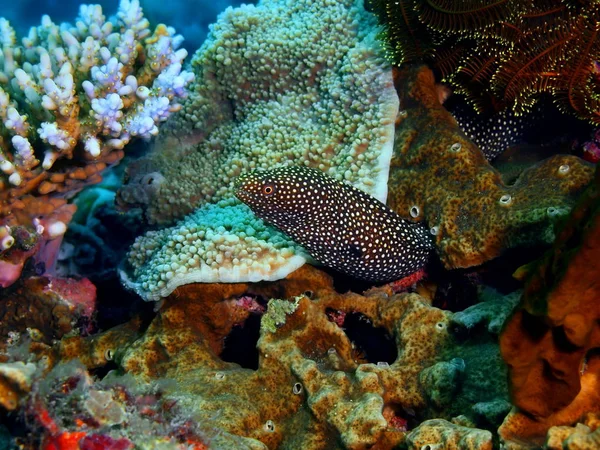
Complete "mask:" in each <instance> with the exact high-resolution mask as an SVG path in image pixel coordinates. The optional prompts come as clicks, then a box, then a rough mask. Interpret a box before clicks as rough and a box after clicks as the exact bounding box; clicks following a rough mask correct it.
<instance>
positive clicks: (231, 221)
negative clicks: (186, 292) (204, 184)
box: [121, 199, 306, 301]
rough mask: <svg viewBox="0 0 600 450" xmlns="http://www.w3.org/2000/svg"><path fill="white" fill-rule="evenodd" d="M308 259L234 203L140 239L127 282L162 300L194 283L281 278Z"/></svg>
mask: <svg viewBox="0 0 600 450" xmlns="http://www.w3.org/2000/svg"><path fill="white" fill-rule="evenodd" d="M304 255H305V253H304V252H303V251H302V249H301V248H300V247H299V246H298V245H297V244H296V243H295V242H293V241H292V240H291V239H289V238H287V237H286V236H284V235H283V234H282V233H279V232H278V231H277V230H275V229H274V228H273V227H270V226H267V225H266V224H265V223H264V222H263V221H262V220H260V219H258V218H256V217H255V216H254V215H253V214H252V213H251V212H250V209H249V208H248V207H247V206H245V205H243V204H240V203H239V202H237V201H235V200H234V199H228V200H221V201H220V202H217V203H216V204H211V205H207V206H205V207H203V208H200V209H198V211H196V212H195V213H193V214H191V215H189V216H188V217H186V218H185V219H183V220H182V221H181V222H179V223H178V224H177V225H176V226H174V227H171V228H164V229H162V230H156V231H149V232H148V233H146V234H145V235H143V236H140V237H138V238H137V239H136V241H135V242H134V244H133V245H132V247H131V249H130V251H129V253H128V255H127V267H126V268H125V269H123V270H122V271H121V279H122V281H123V282H124V283H125V285H126V286H127V287H129V288H130V289H133V290H135V291H136V292H137V293H138V294H139V295H140V296H142V297H143V298H144V299H145V300H153V301H156V300H160V298H161V297H166V296H167V295H169V294H170V293H171V292H173V291H174V290H175V289H176V288H177V287H178V286H181V285H183V284H188V283H196V282H205V283H209V282H218V281H220V282H236V281H242V280H248V281H260V280H277V279H279V278H283V277H285V276H286V275H287V274H288V273H289V272H291V271H293V270H295V269H297V268H298V267H300V266H301V265H303V264H304V263H305V262H306V257H305V256H304Z"/></svg>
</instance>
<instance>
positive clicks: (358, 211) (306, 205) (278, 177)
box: [236, 167, 433, 282]
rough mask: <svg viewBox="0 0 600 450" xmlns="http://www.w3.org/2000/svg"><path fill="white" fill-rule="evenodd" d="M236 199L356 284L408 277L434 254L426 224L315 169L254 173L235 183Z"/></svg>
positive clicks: (292, 168) (294, 168)
mask: <svg viewBox="0 0 600 450" xmlns="http://www.w3.org/2000/svg"><path fill="white" fill-rule="evenodd" d="M236 195H237V197H238V198H239V199H240V200H242V201H243V202H244V203H246V204H247V205H248V206H249V207H250V208H251V209H252V211H253V212H254V213H255V214H256V215H257V216H258V217H260V218H261V219H263V220H265V221H267V222H269V223H270V224H272V225H274V226H276V227H277V228H279V229H280V230H281V231H283V232H284V233H285V234H287V235H288V236H290V237H291V238H292V239H293V240H295V241H296V242H297V243H298V244H300V245H302V246H303V247H304V248H305V249H306V250H307V251H308V252H309V253H310V254H311V256H312V257H313V258H315V259H316V260H317V261H319V262H320V263H321V264H323V265H325V266H327V267H331V268H333V269H335V270H338V271H339V272H342V273H344V274H347V275H350V276H352V277H355V278H358V279H362V280H366V281H372V282H385V281H392V280H397V279H400V278H404V277H406V276H408V275H411V274H413V273H414V272H416V271H418V270H420V269H421V268H422V267H423V266H424V265H425V263H426V262H427V259H428V256H429V253H430V252H431V250H432V249H433V240H432V236H431V235H430V233H429V231H428V229H427V228H426V227H425V226H424V225H423V224H422V223H413V222H410V221H408V220H405V219H403V218H402V217H400V216H399V215H398V214H396V213H395V212H394V211H392V210H391V209H390V208H388V207H387V206H386V205H385V204H383V203H381V202H380V201H379V200H377V199H375V198H373V197H371V196H370V195H368V194H366V193H365V192H363V191H360V190H358V189H356V188H354V187H352V186H350V185H348V184H345V183H341V182H339V181H337V180H335V179H333V178H331V177H329V176H327V175H325V174H324V173H323V172H321V171H320V170H317V169H311V168H307V167H283V168H276V169H271V170H256V171H253V172H250V173H248V174H245V175H243V176H241V177H240V178H239V179H238V180H237V183H236Z"/></svg>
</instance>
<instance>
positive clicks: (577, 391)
mask: <svg viewBox="0 0 600 450" xmlns="http://www.w3.org/2000/svg"><path fill="white" fill-rule="evenodd" d="M599 230H600V170H598V169H597V170H596V176H595V180H594V182H593V183H592V185H590V187H589V188H588V189H587V190H586V191H585V193H584V194H583V195H582V198H581V200H580V202H579V203H578V204H577V206H576V207H575V208H574V210H573V213H572V215H571V217H570V218H569V220H568V221H567V222H566V223H565V224H563V226H562V227H561V228H560V229H559V231H558V235H557V240H556V242H555V243H554V245H553V247H552V249H551V250H549V251H548V253H547V254H546V255H545V256H544V257H543V258H542V260H541V261H539V262H538V263H537V264H536V265H535V266H534V267H533V268H532V270H531V275H530V276H529V279H528V281H527V283H526V289H525V293H524V295H523V297H522V300H521V305H520V308H519V309H518V310H517V311H516V312H515V314H514V315H513V317H512V318H511V319H510V320H509V321H508V322H507V324H506V326H505V328H504V331H503V333H502V336H501V341H500V343H501V349H502V355H503V357H504V359H505V360H506V362H507V364H508V365H509V367H510V377H511V396H512V401H513V403H514V405H515V406H516V407H517V408H518V409H517V410H516V411H515V413H514V414H512V415H511V416H509V418H507V419H506V421H505V422H504V424H503V425H502V427H501V429H500V434H501V436H503V437H504V439H506V440H507V441H511V440H521V441H530V442H533V443H539V442H543V439H544V437H545V435H546V431H547V430H548V428H550V427H551V426H556V425H567V426H570V425H573V424H574V423H575V421H576V420H578V419H579V417H581V416H582V415H583V414H584V413H586V412H595V413H598V380H599V377H600V359H599V358H598V348H600V340H599V331H600V329H599V326H598V319H599V318H600V308H599V305H598V298H599V296H600V291H599V289H600V287H599V286H598V277H597V270H594V269H592V270H590V269H589V268H590V267H594V268H595V267H597V261H598V258H599V257H600V234H599Z"/></svg>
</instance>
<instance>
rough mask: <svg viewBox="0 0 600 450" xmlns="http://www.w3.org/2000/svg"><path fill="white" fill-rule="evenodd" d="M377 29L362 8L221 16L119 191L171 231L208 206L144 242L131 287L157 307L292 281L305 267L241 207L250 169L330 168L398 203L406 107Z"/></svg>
mask: <svg viewBox="0 0 600 450" xmlns="http://www.w3.org/2000/svg"><path fill="white" fill-rule="evenodd" d="M376 33H377V27H376V21H375V18H374V17H373V16H372V15H370V14H369V13H367V12H366V11H364V9H363V8H362V6H360V5H359V4H357V3H356V2H354V1H350V0H344V1H339V2H330V1H325V0H319V1H314V2H312V1H294V2H292V1H284V0H278V1H264V2H260V3H259V4H258V5H257V6H252V5H247V6H243V7H240V8H237V9H228V10H226V11H225V12H224V13H223V14H222V15H221V16H220V17H219V20H218V22H217V23H216V24H215V25H214V27H213V28H212V31H211V34H210V36H209V38H208V40H207V41H206V43H205V44H204V45H203V46H202V47H201V48H200V49H199V50H198V51H197V52H196V54H195V56H194V58H193V60H192V69H193V70H194V73H195V75H196V79H195V82H194V83H193V84H192V85H191V89H190V91H191V92H190V95H189V97H188V98H187V99H186V100H185V101H184V102H183V103H182V110H181V111H180V112H179V113H178V114H177V115H176V116H174V117H173V120H171V121H169V122H168V123H167V124H166V126H167V129H164V128H163V132H162V134H163V135H164V136H166V137H164V138H161V139H160V140H159V142H157V144H156V146H155V150H154V151H153V152H152V154H151V155H150V156H149V157H148V158H144V159H142V160H141V161H138V162H136V163H135V164H133V165H132V166H130V167H129V173H128V179H127V183H126V184H125V185H124V186H123V188H122V189H121V190H120V192H119V194H118V202H119V204H120V205H121V206H123V207H126V206H127V207H130V206H141V207H142V209H143V210H144V212H145V216H146V218H147V219H148V220H149V222H150V223H158V224H163V226H164V225H166V224H169V223H171V222H173V221H174V220H176V219H181V218H182V217H183V216H186V215H187V214H189V213H192V212H193V211H194V210H195V212H193V213H192V214H190V215H189V216H187V217H185V218H184V219H182V221H181V222H180V223H178V224H177V225H175V226H174V227H172V228H165V229H163V230H159V231H156V232H150V233H148V234H146V235H145V236H142V237H140V238H139V240H138V242H137V243H136V245H134V247H133V248H132V250H131V252H130V253H129V255H128V265H127V267H126V272H124V275H125V278H126V282H127V284H128V285H129V286H130V287H132V288H133V289H135V290H136V292H138V293H139V294H140V295H141V296H142V297H144V298H146V299H148V300H157V299H159V298H161V297H164V296H166V295H168V294H169V293H170V292H172V291H173V289H174V288H175V287H177V286H178V285H182V284H185V283H190V282H217V281H222V282H233V281H256V280H261V279H262V280H273V279H279V278H282V277H284V276H285V275H287V274H288V273H290V272H291V271H293V270H295V269H297V268H298V267H299V266H301V265H302V264H303V263H304V262H305V258H304V256H303V255H302V254H301V252H300V251H299V249H298V248H297V246H295V245H294V244H293V243H292V242H291V241H290V240H289V239H288V238H287V237H285V236H283V235H282V234H281V233H278V232H277V231H275V230H274V229H273V228H270V227H265V225H264V224H263V223H262V222H261V221H257V220H256V218H255V216H254V215H253V214H252V213H251V211H250V210H249V209H248V208H246V207H245V206H243V205H241V204H239V202H232V197H233V183H234V181H235V179H236V178H237V177H238V176H239V175H240V174H241V173H243V172H244V171H248V170H251V169H256V168H264V169H266V168H271V167H277V166H287V165H307V166H311V167H318V168H320V169H321V170H323V171H326V172H328V173H329V174H330V175H332V176H334V177H336V178H337V179H340V180H346V181H348V182H350V183H352V184H353V185H355V186H358V187H360V188H362V189H364V190H366V191H367V192H368V193H370V194H371V195H373V196H375V197H377V198H378V199H380V200H382V201H385V198H386V194H387V175H388V171H389V161H390V158H391V153H392V144H393V132H394V120H395V118H396V114H397V111H398V98H397V96H396V95H395V91H394V87H393V81H392V74H391V67H390V66H389V64H388V63H387V62H386V61H385V59H384V58H383V51H382V49H381V48H380V45H379V43H378V42H377V40H376V39H375V35H376ZM221 213H222V214H221ZM192 228H193V229H195V230H197V231H192V232H189V230H190V229H192ZM196 233H198V234H202V236H201V237H200V240H198V237H197V236H196V237H193V238H190V237H189V236H190V235H195V234H196ZM171 242H174V244H173V245H171ZM178 243H179V244H180V245H178ZM173 265H175V268H172V267H171V266H173Z"/></svg>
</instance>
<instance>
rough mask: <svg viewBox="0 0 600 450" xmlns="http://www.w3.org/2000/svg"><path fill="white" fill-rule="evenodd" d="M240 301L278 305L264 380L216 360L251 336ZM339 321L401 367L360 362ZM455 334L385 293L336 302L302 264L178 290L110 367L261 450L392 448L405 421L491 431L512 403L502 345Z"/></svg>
mask: <svg viewBox="0 0 600 450" xmlns="http://www.w3.org/2000/svg"><path fill="white" fill-rule="evenodd" d="M307 289H310V293H308V292H307ZM307 295H310V297H311V298H310V299H309V298H308V297H307ZM240 296H249V297H252V298H255V299H258V301H260V302H261V303H264V300H265V299H273V298H274V299H276V300H271V301H270V302H269V303H268V310H267V312H266V315H265V316H263V320H264V321H265V322H264V324H262V325H261V327H260V338H259V340H258V344H257V348H258V362H257V364H258V367H257V368H256V370H251V369H247V368H242V367H240V366H238V365H237V364H234V363H232V362H227V361H224V360H223V359H221V358H220V357H219V355H222V354H223V349H224V348H227V345H228V340H227V336H229V335H230V333H231V331H232V329H234V327H236V326H237V325H238V324H244V323H245V326H249V325H248V323H247V322H244V321H245V320H246V318H248V317H249V315H250V314H251V311H249V310H248V308H247V307H244V306H243V305H240V302H238V300H237V299H238V298H240ZM286 303H287V305H286ZM252 309H253V310H256V309H255V308H252ZM271 309H272V310H271ZM331 310H335V311H344V312H346V313H347V314H348V315H350V314H361V315H363V316H364V317H365V318H367V319H368V320H369V321H371V322H372V324H373V326H374V327H377V328H381V329H383V330H385V331H386V332H387V333H388V334H389V335H390V337H391V343H393V344H392V345H393V346H394V347H396V349H397V350H396V351H397V358H395V359H393V358H392V359H391V360H390V361H389V362H385V361H381V360H365V356H364V355H363V356H359V352H357V350H356V349H355V348H354V345H353V344H352V341H351V339H350V337H349V336H348V335H347V334H346V333H345V332H344V330H343V328H341V327H339V326H338V325H337V324H336V323H335V322H334V321H332V320H331V319H330V317H329V315H328V312H329V311H331ZM457 325H458V324H457ZM458 328H460V325H458ZM455 329H456V326H455V325H454V323H453V321H452V313H450V312H448V311H442V310H440V309H437V308H434V307H432V306H431V305H429V304H428V303H427V301H426V300H425V299H423V298H422V297H420V296H418V295H416V294H401V295H393V294H392V292H391V290H390V289H388V288H384V289H374V290H371V291H369V292H367V293H366V294H365V295H358V294H355V293H352V292H348V293H346V294H339V293H337V292H336V291H335V290H334V289H333V284H332V279H331V278H330V277H329V276H327V275H325V274H324V273H323V272H320V271H319V270H317V269H315V268H313V267H310V266H308V265H305V266H304V267H302V268H300V269H299V270H297V271H295V272H293V273H292V274H290V275H289V276H288V277H286V278H285V279H282V280H279V281H275V282H261V283H231V284H227V283H207V284H206V283H205V284H187V285H185V286H181V287H179V288H178V289H177V290H176V291H175V292H174V293H173V294H171V296H169V297H168V298H167V299H165V301H164V304H163V306H162V307H161V309H160V310H159V311H158V313H157V316H156V317H155V318H154V319H153V321H152V323H151V324H150V325H149V326H148V328H147V329H146V330H145V331H144V332H143V335H142V336H141V337H139V338H137V339H136V338H135V337H134V336H132V335H131V334H128V337H129V338H128V342H126V341H120V342H119V343H115V345H116V346H118V347H119V349H120V351H119V352H118V353H115V357H114V359H113V360H112V363H116V364H118V365H119V366H120V367H121V368H122V370H124V371H125V372H127V373H129V374H132V375H134V376H136V378H137V379H138V380H141V382H142V383H144V384H145V383H146V382H148V381H149V380H161V379H163V378H166V379H170V380H175V381H177V382H178V386H180V388H177V389H176V390H175V391H174V392H173V396H172V397H170V394H169V395H167V398H173V399H179V401H182V399H185V402H186V403H185V404H186V405H188V406H189V407H190V408H192V411H190V414H194V417H199V418H204V417H212V416H213V415H215V414H218V417H219V424H220V426H221V427H224V428H225V431H227V432H229V433H232V434H234V435H238V436H243V437H244V438H245V439H247V440H248V441H250V442H252V443H254V445H255V446H256V448H263V447H267V448H298V446H299V445H300V446H302V447H303V448H306V449H325V448H327V449H332V448H364V447H365V446H370V445H379V446H381V447H382V448H393V447H394V445H397V444H399V443H400V442H403V440H404V438H405V436H406V426H405V425H406V421H410V422H411V423H415V422H419V421H421V420H424V419H426V418H430V417H444V418H446V419H451V418H452V417H454V416H456V415H459V414H466V415H468V416H469V417H470V418H471V420H473V421H474V423H476V424H478V423H486V424H489V423H490V422H489V421H488V418H487V417H486V416H485V415H484V414H482V413H481V412H482V411H484V409H485V408H484V405H488V406H489V405H490V404H491V403H494V402H497V401H504V402H506V399H507V396H508V390H507V386H506V376H505V371H504V368H503V364H502V361H501V358H500V355H499V350H498V345H497V344H496V343H495V342H494V340H495V338H494V337H493V336H490V335H489V334H488V332H487V330H486V329H485V327H478V330H479V332H478V333H474V332H473V333H470V337H469V339H466V340H465V339H464V338H463V339H458V338H457V337H456V336H455V335H454V333H455ZM117 336H118V332H117V330H115V334H113V336H112V338H113V339H116V337H117ZM108 337H109V336H108V335H107V336H106V338H108ZM63 341H67V339H65V340H63ZM75 341H85V342H86V343H88V344H89V345H85V346H77V345H76V342H75ZM68 342H69V345H68V347H69V348H70V349H71V350H73V352H71V353H70V356H71V357H76V356H77V351H76V350H77V349H80V350H81V351H83V352H84V353H83V358H82V359H83V360H84V361H90V358H89V357H88V356H87V355H88V354H95V355H96V354H99V353H101V351H100V349H99V348H95V346H96V342H97V341H95V340H93V339H89V338H77V337H75V338H69V339H68ZM106 345H107V342H103V343H102V345H100V347H101V348H106ZM64 348H65V349H66V348H67V346H65V347H64ZM88 352H89V353H88ZM265 386H268V388H267V389H265ZM441 392H443V395H440V393H441ZM248 395H251V396H252V399H253V401H252V402H248V401H247V398H248ZM500 419H501V418H500ZM298 421H301V422H302V423H303V424H304V425H305V426H302V427H298ZM493 423H495V422H493ZM402 424H404V425H402ZM292 430H293V432H292ZM299 442H301V444H299ZM261 446H263V447H261Z"/></svg>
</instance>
